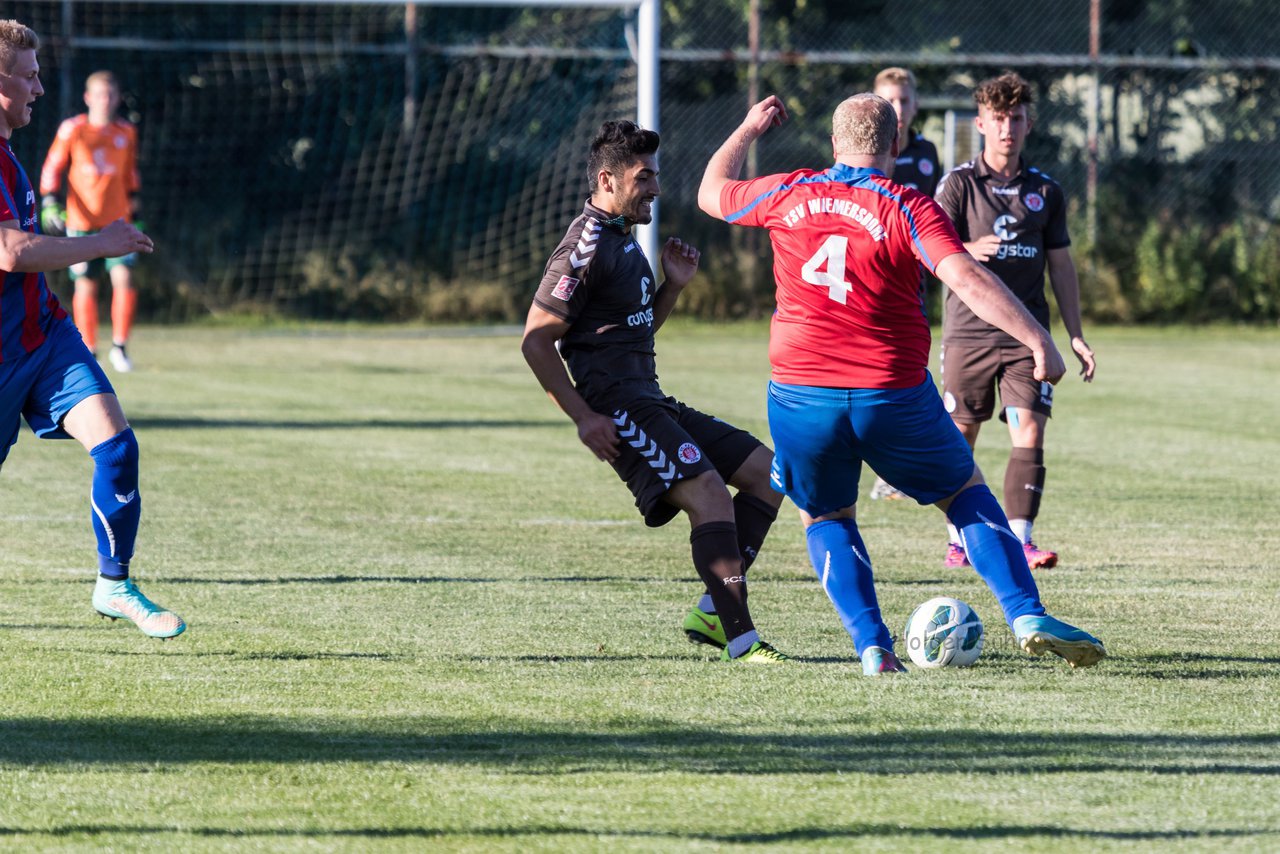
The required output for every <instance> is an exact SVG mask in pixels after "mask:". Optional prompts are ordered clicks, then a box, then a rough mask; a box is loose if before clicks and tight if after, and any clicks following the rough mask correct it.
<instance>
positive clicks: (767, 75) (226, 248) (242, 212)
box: [5, 0, 1280, 323]
mask: <svg viewBox="0 0 1280 854" xmlns="http://www.w3.org/2000/svg"><path fill="white" fill-rule="evenodd" d="M69 8H70V10H71V13H72V14H71V16H70V20H71V26H70V27H69V28H68V27H66V26H65V24H64V16H63V11H64V6H63V4H61V3H50V2H18V3H11V4H9V7H8V8H7V9H6V11H5V15H6V16H9V15H12V16H13V17H16V18H18V19H20V20H24V21H26V22H29V23H31V24H32V25H33V26H34V27H35V28H36V29H37V30H38V31H39V32H40V34H41V36H42V39H43V40H44V48H43V49H42V52H41V64H42V67H43V69H44V80H45V85H46V89H48V95H47V96H46V98H45V99H44V101H42V102H41V103H40V104H38V105H37V107H36V111H35V118H34V121H33V125H32V127H30V128H27V129H25V130H23V131H21V132H20V133H19V134H18V135H17V137H16V138H15V140H14V142H15V148H16V150H17V151H18V154H19V156H20V157H21V158H22V160H23V161H24V162H25V163H26V165H27V167H28V171H29V172H31V173H32V175H33V177H34V175H35V174H36V173H37V172H38V170H39V164H40V161H41V160H42V158H43V155H44V152H45V150H46V149H47V146H48V144H49V142H50V141H51V140H52V138H53V135H54V132H55V131H56V127H57V123H58V121H60V120H61V118H63V117H64V115H63V113H67V112H74V111H78V110H79V109H81V106H80V100H79V97H80V91H81V88H80V87H81V85H82V83H83V78H84V76H85V75H86V74H88V73H89V72H90V71H93V70H95V69H97V68H110V69H113V70H114V71H116V73H117V74H118V75H119V76H120V77H121V79H122V81H123V83H124V89H125V102H126V108H125V111H126V114H127V115H128V117H129V118H131V119H132V120H134V121H135V122H137V123H138V125H139V127H140V130H141V138H142V144H143V151H142V166H143V171H144V174H143V178H144V191H143V203H144V213H143V216H144V219H145V220H146V221H147V223H148V227H149V229H150V231H151V232H152V234H153V235H154V236H155V238H156V240H157V242H158V244H159V246H160V251H159V252H157V254H156V255H155V256H153V257H151V258H149V259H147V260H146V261H145V262H144V263H143V264H142V265H140V267H139V271H138V272H139V277H140V279H141V281H142V284H143V290H142V294H143V302H142V309H143V311H144V313H145V314H146V315H147V316H148V317H149V318H151V319H153V320H170V321H183V320H189V319H195V318H200V317H207V316H210V315H215V316H216V315H223V314H254V315H266V316H285V317H300V318H325V319H359V320H378V319H386V320H439V321H470V320H474V321H494V320H515V319H518V318H519V317H521V316H522V314H523V310H524V307H525V305H527V300H528V296H529V293H530V292H531V289H532V287H533V286H534V285H535V284H536V282H537V279H538V278H539V276H540V274H541V270H542V265H543V262H544V260H545V257H546V254H547V253H548V252H549V251H550V249H551V248H552V247H553V246H554V245H555V243H556V241H557V239H558V237H559V235H560V234H561V233H562V231H563V229H564V227H565V225H566V224H567V221H568V219H569V218H571V217H572V216H573V215H574V214H575V212H576V211H577V210H578V209H579V206H580V203H581V199H582V197H583V196H584V195H585V191H586V190H585V176H584V170H585V163H584V161H585V156H584V154H585V147H586V144H587V142H588V140H589V138H590V136H591V134H592V132H593V130H594V129H595V127H597V126H598V125H599V123H600V122H601V121H603V120H604V119H607V118H614V117H618V116H630V115H633V114H634V110H635V77H636V74H635V66H634V64H633V63H632V61H631V59H630V56H629V53H628V42H629V28H630V26H631V22H632V16H631V15H629V14H627V13H622V12H618V11H610V10H585V9H556V10H535V9H465V8H452V7H450V8H441V7H436V8H433V7H425V6H424V7H420V8H419V9H418V10H417V26H416V31H414V32H408V33H407V32H406V21H405V10H404V7H384V6H349V7H308V6H259V5H233V6H227V5H201V6H194V5H185V4H181V5H164V4H139V3H133V4H130V3H83V2H76V3H73V4H71V5H70V7H69ZM747 8H748V3H747V0H698V2H693V0H667V2H666V3H665V5H664V12H663V19H662V44H663V49H664V58H663V65H662V127H661V129H662V132H663V151H662V157H663V160H662V163H663V182H664V195H663V203H662V206H661V226H662V229H661V230H662V234H663V235H664V236H665V235H667V234H671V233H679V234H681V235H682V236H685V237H687V238H688V239H691V240H693V241H695V242H696V243H698V245H699V246H700V247H701V248H702V249H703V251H704V259H705V260H704V263H703V273H702V275H701V276H699V278H698V279H697V280H696V283H695V286H694V287H692V288H691V289H690V291H689V292H688V294H687V295H686V298H685V299H684V301H683V306H682V310H684V311H688V312H692V313H696V314H698V315H700V316H704V317H710V318H725V319H729V318H736V317H747V316H761V315H764V314H767V313H768V312H769V311H770V310H771V308H772V287H771V282H770V277H769V252H768V248H767V246H766V245H765V243H764V242H763V241H762V239H761V237H760V236H759V235H755V234H751V233H748V232H745V231H743V230H734V229H731V228H729V227H728V226H726V225H724V224H722V223H717V222H714V221H712V220H710V219H708V218H707V217H705V216H703V215H702V214H700V213H699V212H698V211H697V209H696V204H695V201H694V199H695V193H696V187H697V182H698V179H699V177H700V175H701V171H702V168H703V166H704V165H705V163H706V160H707V158H708V157H709V156H710V154H711V153H712V151H714V150H715V148H716V147H717V145H718V144H719V142H720V141H721V140H722V139H723V138H724V136H725V135H727V134H728V133H729V132H730V131H731V130H732V129H733V127H734V126H735V125H736V124H737V122H738V121H739V119H740V118H741V116H742V114H743V113H744V112H745V110H746V107H747V106H748V104H747V88H748V79H749V75H750V63H749V62H748V61H747V60H746V57H745V54H743V53H742V51H744V50H745V48H746V46H747ZM761 11H762V17H761V24H762V27H761V47H762V49H763V50H764V51H766V54H765V56H764V57H763V59H762V61H761V62H760V63H759V65H758V73H759V87H760V88H759V91H760V92H761V93H770V92H776V93H778V94H780V95H782V96H783V97H784V98H785V99H786V100H787V102H788V104H789V106H790V108H791V112H792V116H793V122H792V123H791V124H790V125H788V126H787V127H786V128H784V129H783V130H782V131H780V132H776V133H774V134H771V135H770V136H769V137H767V138H766V140H765V141H764V142H763V143H762V144H761V145H760V146H759V151H758V158H759V161H758V169H759V171H760V172H762V173H765V172H772V171H790V170H791V169H793V168H796V167H798V166H813V167H819V168H820V167H823V166H825V165H827V164H828V163H829V162H830V146H829V140H828V134H829V116H830V113H831V110H832V108H833V107H834V106H835V104H836V103H838V101H839V100H840V99H842V98H843V97H845V96H846V95H848V94H850V93H851V92H854V91H859V90H863V89H866V88H868V87H869V84H870V80H871V79H872V77H873V76H874V74H875V72H876V71H877V70H878V69H879V68H881V67H883V66H884V65H887V64H905V65H909V66H911V67H913V68H914V69H915V70H916V72H917V75H918V77H919V79H920V84H921V85H920V94H921V96H922V97H923V98H924V99H925V104H926V108H925V109H924V110H923V111H922V113H921V120H922V121H925V122H932V124H929V125H927V126H928V127H938V126H940V125H939V117H940V116H941V114H942V110H943V109H945V108H948V107H949V108H952V109H957V110H964V109H966V108H967V107H968V106H969V105H970V103H971V102H970V101H969V100H968V98H969V92H970V90H971V88H972V86H973V84H974V83H976V82H977V81H979V80H981V79H982V78H984V77H986V76H989V75H991V74H994V73H998V72H1000V71H1002V70H1005V69H1006V68H1015V69H1016V70H1018V71H1019V72H1020V73H1022V74H1023V75H1024V76H1026V77H1027V78H1028V79H1030V80H1031V81H1032V82H1033V84H1034V86H1035V89H1036V93H1037V108H1036V110H1037V121H1038V123H1037V127H1036V130H1035V132H1034V134H1033V136H1032V139H1031V142H1030V145H1029V150H1028V158H1029V159H1030V160H1031V161H1032V162H1033V163H1035V164H1037V165H1039V166H1040V167H1041V168H1042V169H1044V170H1045V171H1047V172H1049V173H1050V174H1051V175H1053V176H1054V177H1055V178H1057V179H1058V180H1059V181H1061V182H1062V184H1063V185H1064V186H1065V187H1066V189H1067V192H1068V195H1069V197H1070V199H1071V212H1072V213H1071V215H1072V225H1073V232H1072V233H1073V241H1074V254H1075V258H1076V262H1077V266H1078V267H1079V269H1080V273H1081V281H1082V289H1083V292H1084V310H1085V312H1086V314H1087V315H1088V316H1089V317H1090V318H1091V319H1094V320H1103V321H1138V322H1144V321H1155V322H1172V321H1192V322H1198V321H1208V320H1227V321H1244V322H1255V323H1270V322H1275V321H1276V320H1277V319H1280V237H1277V232H1276V228H1275V224H1276V219H1277V216H1280V163H1278V162H1277V158H1276V156H1275V154H1276V139H1277V135H1276V130H1277V123H1278V121H1280V55H1277V54H1276V53H1275V46H1276V45H1277V44H1280V23H1278V22H1277V19H1280V16H1276V15H1275V14H1274V11H1275V10H1274V4H1273V3H1270V2H1263V0H1224V2H1220V3H1214V4H1203V3H1195V2H1191V0H1167V2H1160V3H1156V2H1147V0H1106V2H1104V3H1103V7H1102V12H1103V15H1102V62H1101V63H1100V64H1099V66H1098V74H1099V77H1100V79H1101V82H1102V93H1103V94H1102V124H1101V126H1100V128H1099V130H1100V134H1099V138H1098V140H1099V158H1098V159H1099V173H1098V174H1099V181H1098V194H1097V209H1096V220H1095V223H1096V227H1094V228H1090V223H1089V222H1088V220H1087V213H1088V212H1087V210H1086V206H1085V196H1086V194H1085V189H1086V174H1087V168H1086V164H1087V148H1086V140H1085V128H1086V126H1087V108H1088V104H1089V99H1090V91H1091V89H1090V86H1089V82H1090V76H1089V75H1090V74H1091V73H1092V70H1093V69H1092V68H1091V67H1090V66H1089V65H1088V63H1087V62H1083V61H1082V60H1081V58H1082V57H1085V56H1086V55H1087V53H1088V4H1087V3H1073V4H1064V3H1059V2H1052V0H1029V2H1020V3H1014V2H1005V0H997V2H984V3H976V2H975V3H955V2H943V1H942V0H915V2H898V3H889V2H887V0H839V2H837V0H763V2H762V10H761ZM735 51H737V52H738V53H734V52H735ZM778 51H782V52H784V53H782V54H778V53H777V52H778ZM935 141H936V142H939V143H941V140H940V139H937V138H936V136H935ZM1091 234H1092V235H1093V238H1092V239H1090V235H1091ZM52 278H53V279H54V284H55V287H56V288H58V289H59V290H61V291H65V283H64V282H63V281H62V280H61V277H60V276H59V275H55V276H54V277H52ZM934 299H935V300H936V293H935V295H934Z"/></svg>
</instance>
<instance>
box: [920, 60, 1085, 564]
mask: <svg viewBox="0 0 1280 854" xmlns="http://www.w3.org/2000/svg"><path fill="white" fill-rule="evenodd" d="M973 99H974V101H975V102H976V103H977V105H978V116H977V118H976V119H974V124H975V125H976V127H977V128H978V132H979V133H981V134H982V139H983V147H982V153H981V154H979V155H978V156H977V157H975V158H974V159H973V160H971V161H969V162H968V163H964V164H961V165H960V166H957V167H956V168H955V169H952V170H951V171H950V172H948V173H947V175H946V177H944V178H943V180H942V182H941V183H940V184H939V185H938V192H937V195H936V198H937V201H938V204H939V205H941V206H942V209H943V210H944V211H946V212H947V215H948V216H949V217H951V220H952V222H954V223H955V226H956V231H957V232H958V233H959V234H960V237H961V239H962V240H964V241H965V244H964V245H965V248H966V249H967V250H969V252H970V254H972V255H973V256H974V257H975V258H977V259H978V260H979V261H981V262H982V263H983V265H984V266H986V267H987V269H989V270H991V271H992V272H993V273H995V274H996V275H997V276H999V277H1000V278H1001V279H1002V280H1003V281H1004V282H1005V283H1006V284H1008V286H1009V288H1010V290H1012V291H1013V293H1014V296H1016V297H1017V298H1018V299H1019V300H1021V302H1022V303H1023V304H1024V305H1025V306H1026V307H1027V310H1028V311H1030V312H1031V314H1032V316H1033V317H1035V319H1036V322H1038V323H1039V324H1040V325H1041V326H1044V327H1045V328H1046V329H1047V328H1048V326H1049V303H1048V301H1047V300H1046V299H1045V287H1044V283H1045V273H1046V272H1047V273H1048V274H1049V280H1050V282H1051V283H1052V285H1053V293H1054V296H1055V297H1056V298H1057V301H1058V311H1059V314H1061V315H1062V325H1063V326H1065V327H1066V329H1067V334H1068V335H1070V336H1071V350H1072V352H1073V353H1074V354H1075V356H1076V358H1077V359H1078V360H1079V362H1080V374H1081V376H1083V377H1084V381H1085V382H1091V381H1092V380H1093V375H1094V371H1095V369H1096V367H1097V364H1096V361H1095V359H1094V355H1093V350H1092V349H1091V348H1090V347H1089V345H1088V344H1086V343H1085V340H1084V333H1083V331H1082V326H1081V322H1080V286H1079V283H1078V281H1077V278H1076V267H1075V263H1074V262H1073V261H1072V260H1071V238H1070V237H1069V236H1068V234H1067V200H1066V196H1065V194H1064V193H1063V191H1062V187H1061V185H1059V184H1058V182H1057V181H1055V180H1053V179H1052V178H1051V177H1049V176H1048V175H1046V174H1045V173H1043V172H1041V171H1040V170H1039V169H1036V168H1035V167H1034V166H1031V165H1030V164H1028V163H1026V162H1025V161H1024V160H1023V159H1022V148H1023V145H1024V144H1025V143H1026V140H1027V134H1028V133H1030V131H1031V125H1032V115H1031V104H1032V93H1031V86H1030V85H1028V83H1027V81H1025V80H1023V79H1022V78H1021V77H1019V76H1018V75H1017V74H1013V73H1007V74H1002V75H1000V76H999V77H993V78H991V79H990V80H986V81H983V82H982V83H981V84H979V86H978V88H977V89H975V90H974V93H973ZM942 357H943V358H942V394H943V399H944V401H945V403H946V407H947V411H948V412H950V413H951V417H952V419H953V420H954V421H955V422H956V426H958V427H959V428H960V432H962V433H963V434H964V437H965V439H966V440H968V442H969V445H970V447H972V446H973V445H974V444H975V443H977V441H978V431H979V429H981V427H982V423H983V422H984V421H988V420H990V418H991V416H992V413H993V411H994V410H995V389H996V387H997V386H998V387H999V389H1000V404H1001V409H1000V419H1001V420H1002V421H1005V422H1007V423H1008V425H1009V438H1010V440H1011V443H1012V449H1011V450H1010V452H1009V464H1008V466H1007V467H1006V468H1005V475H1004V502H1005V506H1006V507H1008V508H1009V522H1010V524H1011V525H1012V526H1013V531H1014V533H1015V534H1017V535H1018V537H1019V539H1020V540H1021V541H1022V548H1023V552H1024V554H1025V556H1026V559H1027V564H1028V565H1029V566H1030V567H1031V568H1032V569H1036V568H1040V567H1044V568H1048V567H1051V566H1054V565H1056V564H1057V562H1058V555H1057V553H1056V552H1053V551H1050V550H1049V549H1042V548H1039V547H1038V546H1036V544H1035V543H1034V542H1033V541H1032V539H1031V528H1032V525H1033V523H1034V522H1035V520H1036V517H1037V516H1038V515H1039V513H1040V499H1041V496H1042V495H1043V494H1044V484H1045V466H1044V434H1045V428H1046V426H1048V423H1049V416H1050V415H1051V414H1052V411H1053V386H1051V385H1050V384H1049V383H1046V382H1043V381H1042V380H1041V379H1040V378H1038V377H1035V376H1033V374H1032V370H1031V368H1032V364H1031V354H1030V353H1028V352H1027V350H1026V348H1025V347H1023V346H1022V344H1021V342H1019V341H1017V340H1016V339H1014V338H1011V337H1010V336H1008V335H1006V334H1005V333H1004V332H1002V331H1001V330H999V329H997V328H996V327H994V326H992V325H991V324H990V323H987V322H986V321H985V320H983V319H982V318H980V317H976V316H974V314H973V312H972V311H970V310H969V309H968V307H967V306H965V304H964V303H963V302H962V301H960V300H957V299H955V297H954V295H952V294H948V295H947V296H946V299H945V302H944V309H943V323H942ZM966 561H967V557H966V554H965V551H964V547H963V546H962V545H961V544H960V543H959V541H958V539H957V534H956V533H955V532H954V531H952V533H951V541H950V545H949V546H948V547H947V555H946V558H945V559H944V564H945V565H947V566H964V565H965V563H966Z"/></svg>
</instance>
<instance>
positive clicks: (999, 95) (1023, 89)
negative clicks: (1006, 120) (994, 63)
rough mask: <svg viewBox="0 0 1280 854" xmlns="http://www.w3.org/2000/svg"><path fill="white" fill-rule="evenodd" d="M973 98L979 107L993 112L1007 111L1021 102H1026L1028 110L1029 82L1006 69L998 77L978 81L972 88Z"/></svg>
mask: <svg viewBox="0 0 1280 854" xmlns="http://www.w3.org/2000/svg"><path fill="white" fill-rule="evenodd" d="M973 100H974V102H975V103H976V104H977V105H978V106H979V107H986V108H988V109H989V110H991V112H993V113H999V114H1003V113H1008V112H1011V111H1012V110H1013V109H1014V108H1015V107H1017V106H1019V105H1021V104H1026V105H1027V111H1028V112H1030V110H1031V102H1032V100H1033V96H1032V93H1031V84H1030V83H1028V82H1027V81H1025V80H1023V79H1022V77H1021V76H1019V75H1018V74H1016V73H1014V72H1012V71H1006V72H1005V73H1004V74H1001V75H1000V76H999V77H992V78H991V79H989V80H983V81H982V82H981V83H979V84H978V88H977V89H974V90H973Z"/></svg>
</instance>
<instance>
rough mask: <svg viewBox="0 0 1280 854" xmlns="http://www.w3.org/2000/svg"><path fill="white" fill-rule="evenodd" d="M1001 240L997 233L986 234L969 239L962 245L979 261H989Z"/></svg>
mask: <svg viewBox="0 0 1280 854" xmlns="http://www.w3.org/2000/svg"><path fill="white" fill-rule="evenodd" d="M1001 242H1002V241H1001V240H1000V238H999V237H998V236H997V235H994V234H986V235H983V236H982V237H979V238H978V239H977V240H974V241H971V242H969V243H966V244H965V245H964V248H965V249H968V250H969V254H970V255H972V256H973V257H974V258H977V259H978V260H979V261H989V260H991V256H992V255H995V254H996V250H998V249H999V248H1000V243H1001Z"/></svg>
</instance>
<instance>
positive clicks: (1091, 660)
mask: <svg viewBox="0 0 1280 854" xmlns="http://www.w3.org/2000/svg"><path fill="white" fill-rule="evenodd" d="M1013 634H1014V636H1015V637H1016V638H1017V639H1018V646H1020V647H1022V649H1023V650H1024V651H1025V652H1027V653H1028V654H1030V655H1044V654H1045V653H1046V652H1051V653H1053V654H1054V655H1056V656H1058V657H1060V658H1063V659H1065V660H1066V662H1067V664H1070V665H1071V666H1072V667H1092V666H1093V665H1095V664H1097V663H1098V662H1099V661H1101V660H1102V659H1104V658H1106V656H1107V648H1106V647H1104V646H1103V645H1102V641H1100V640H1098V639H1097V638H1095V637H1094V636H1093V635H1091V634H1089V633H1088V632H1086V631H1084V630H1082V629H1077V628H1076V627H1075V626H1069V625H1067V624H1066V623H1064V622H1062V621H1061V620H1055V619H1054V618H1053V617H1050V616H1048V615H1045V616H1036V615H1035V614H1023V615H1022V616H1021V617H1018V618H1017V619H1016V620H1014V621H1013Z"/></svg>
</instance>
